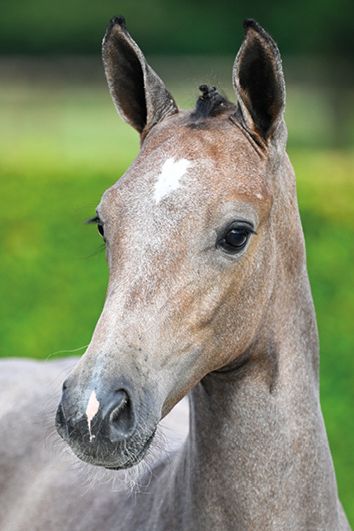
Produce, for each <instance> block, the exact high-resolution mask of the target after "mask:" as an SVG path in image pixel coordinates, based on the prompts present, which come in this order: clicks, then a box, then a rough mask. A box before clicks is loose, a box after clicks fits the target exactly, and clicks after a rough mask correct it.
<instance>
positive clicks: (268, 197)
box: [9, 18, 348, 531]
mask: <svg viewBox="0 0 354 531" xmlns="http://www.w3.org/2000/svg"><path fill="white" fill-rule="evenodd" d="M103 60H104V65H105V72H106V76H107V80H108V85H109V88H110V92H111V95H112V98H113V101H114V103H115V105H116V107H117V109H118V111H119V112H120V114H121V115H122V116H123V118H124V119H125V120H126V121H127V122H128V123H129V124H131V125H132V126H133V127H134V128H135V129H136V130H137V131H138V132H139V134H140V137H141V150H140V153H139V155H138V157H137V159H136V160H135V162H134V163H133V164H132V166H131V167H130V168H129V170H128V171H127V172H126V173H125V175H124V176H123V177H122V178H121V179H120V180H119V182H117V183H116V184H115V185H114V186H112V187H111V188H110V189H109V190H107V191H106V192H105V193H104V195H103V198H102V200H101V202H100V204H99V206H98V208H97V214H96V216H95V218H94V221H95V223H97V225H98V230H99V232H100V234H101V235H102V237H103V238H104V241H105V243H106V249H107V261H108V265H109V270H110V277H109V285H108V291H107V297H106V302H105V305H104V308H103V311H102V314H101V317H100V319H99V321H98V323H97V326H96V329H95V332H94V335H93V338H92V341H91V343H90V345H89V347H88V349H87V352H86V353H85V355H84V356H83V357H82V358H81V359H80V361H79V362H78V364H77V366H76V367H75V369H74V370H73V371H72V372H71V375H70V377H69V378H68V379H67V380H66V381H65V383H64V386H63V395H62V400H61V403H60V405H59V408H58V412H57V418H56V423H57V428H58V430H59V433H60V435H61V436H62V437H63V438H64V440H65V441H66V442H67V443H68V444H69V445H70V447H71V448H72V450H73V451H74V453H75V454H77V456H78V457H80V459H82V460H84V461H86V462H88V463H91V464H94V465H99V466H102V467H106V468H109V469H124V468H128V467H130V466H132V465H134V464H136V463H138V462H139V461H141V460H142V458H143V456H144V455H145V454H146V452H148V450H149V446H150V444H151V442H152V440H153V439H154V435H155V431H156V427H157V424H158V422H159V421H160V419H161V418H163V417H164V416H165V415H167V413H168V412H169V411H170V410H171V409H172V408H173V407H174V406H175V404H177V403H178V402H179V400H180V399H181V398H182V397H183V396H185V395H186V394H187V393H189V396H190V405H191V419H190V434H189V436H188V439H187V440H186V442H185V444H184V445H183V446H182V447H181V448H180V450H179V451H178V452H177V453H176V454H175V455H174V456H173V458H171V459H170V460H169V461H161V462H159V463H158V464H157V465H156V467H155V469H154V470H153V473H152V477H151V483H150V486H149V489H148V492H144V493H140V494H139V493H137V494H136V496H135V498H133V497H131V498H129V497H128V495H125V494H123V493H122V494H119V495H115V494H114V493H113V494H112V493H111V492H109V489H104V488H102V489H97V490H95V491H94V492H90V493H87V494H86V495H85V496H83V497H81V498H79V499H77V502H76V503H77V505H78V506H77V509H76V511H75V509H73V507H72V505H70V502H71V496H73V495H74V493H77V492H80V484H79V482H78V480H77V479H75V477H70V478H69V479H68V478H65V477H62V476H61V477H60V478H58V476H56V477H55V478H53V479H52V480H51V481H49V482H47V483H48V484H47V487H46V492H45V493H43V495H42V497H41V498H40V500H37V501H38V503H37V512H36V509H35V508H33V506H32V507H31V515H32V518H33V520H32V521H33V522H35V524H34V526H35V529H57V528H58V529H59V528H60V529H69V528H70V529H85V530H91V529H92V530H94V529H100V530H106V529H107V530H113V529H119V530H124V531H126V530H132V531H133V530H134V531H137V530H141V531H143V530H144V531H151V530H156V531H162V530H166V531H167V530H168V531H170V530H190V531H196V530H200V531H206V530H218V531H219V530H221V531H222V530H242V531H244V530H251V529H252V530H262V531H263V530H288V529H294V530H304V529H306V530H321V531H322V530H328V531H335V530H339V529H348V524H347V521H346V519H345V516H344V513H343V510H342V508H341V505H340V502H339V500H338V495H337V486H336V480H335V475H334V470H333V465H332V460H331V456H330V451H329V448H328V442H327V437H326V432H325V428H324V424H323V418H322V414H321V410H320V404H319V393H318V339H317V330H316V322H315V316H314V310H313V303H312V298H311V292H310V288H309V283H308V277H307V272H306V263H305V249H304V241H303V234H302V229H301V224H300V219H299V213H298V206H297V200H296V190H295V178H294V173H293V170H292V167H291V165H290V162H289V160H288V157H287V154H286V151H285V148H286V127H285V123H284V104H285V86H284V78H283V72H282V66H281V60H280V56H279V52H278V49H277V47H276V45H275V43H274V41H273V40H272V39H271V37H270V36H269V35H268V34H267V33H266V32H265V31H264V30H263V29H262V28H261V27H260V26H259V25H258V24H257V23H255V22H254V21H252V20H249V21H246V22H245V38H244V41H243V43H242V45H241V48H240V51H239V53H238V55H237V57H236V61H235V65H234V68H233V84H234V88H235V92H236V95H237V104H236V105H234V104H232V103H230V102H229V101H228V100H226V99H225V98H224V97H222V96H221V95H220V94H219V93H218V92H217V91H216V89H215V88H213V87H207V86H205V85H203V86H201V96H200V97H199V99H198V101H197V104H196V108H195V109H194V110H193V111H192V112H182V111H180V110H179V109H178V108H177V105H176V103H175V101H174V99H173V97H172V96H171V95H170V93H169V92H168V91H167V89H166V88H165V86H164V84H163V82H162V81H161V79H160V78H159V77H158V76H157V74H156V73H155V72H154V71H153V70H152V69H151V67H150V66H149V65H148V64H147V63H146V61H145V58H144V56H143V54H142V52H141V51H140V49H139V48H138V46H137V45H136V43H135V42H134V41H133V40H132V38H131V37H130V35H129V33H128V31H127V28H126V25H125V22H124V19H123V18H117V19H113V20H112V22H111V24H110V26H109V28H108V30H107V33H106V36H105V38H104V41H103ZM58 483H59V484H60V485H61V488H59V489H58ZM53 492H54V493H55V496H53V495H52V494H51V493H53ZM51 496H52V497H51ZM39 507H42V509H43V512H44V513H45V514H44V515H43V514H42V513H41V511H40V510H39V509H38V508H39ZM73 511H74V512H75V515H73ZM58 514H60V517H58ZM17 521H20V522H21V524H18V527H13V529H22V527H21V525H24V521H25V520H24V519H23V517H22V519H21V518H20V520H17ZM48 522H49V523H48ZM56 526H58V527H56ZM24 528H25V527H23V529H24ZM9 529H10V528H9Z"/></svg>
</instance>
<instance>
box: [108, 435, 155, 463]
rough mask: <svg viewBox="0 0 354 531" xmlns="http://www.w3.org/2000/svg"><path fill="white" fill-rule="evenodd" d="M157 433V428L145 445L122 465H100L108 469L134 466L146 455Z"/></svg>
mask: <svg viewBox="0 0 354 531" xmlns="http://www.w3.org/2000/svg"><path fill="white" fill-rule="evenodd" d="M155 433H156V428H155V430H154V431H153V433H152V434H151V435H150V437H148V439H146V441H145V443H144V444H143V446H142V447H141V449H140V451H139V452H138V453H137V454H136V455H135V456H132V457H130V458H129V459H128V460H127V461H125V462H124V463H123V464H122V465H99V466H104V468H106V469H107V470H125V469H127V468H131V467H132V466H135V465H137V464H138V463H140V462H141V461H142V460H143V459H144V457H145V456H146V454H147V451H148V450H149V448H150V446H151V443H152V441H153V439H154V437H155Z"/></svg>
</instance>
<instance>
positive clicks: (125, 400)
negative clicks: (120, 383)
mask: <svg viewBox="0 0 354 531" xmlns="http://www.w3.org/2000/svg"><path fill="white" fill-rule="evenodd" d="M116 399H117V401H116V404H115V407H114V409H112V411H111V413H110V415H109V424H110V431H111V439H112V441H117V440H119V439H122V438H125V437H127V436H129V435H130V433H131V430H132V427H133V425H134V415H133V408H132V404H131V400H130V398H129V396H128V394H127V393H126V392H125V391H124V390H122V389H120V390H119V391H116Z"/></svg>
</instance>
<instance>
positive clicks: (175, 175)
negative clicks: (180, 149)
mask: <svg viewBox="0 0 354 531" xmlns="http://www.w3.org/2000/svg"><path fill="white" fill-rule="evenodd" d="M191 164H192V162H191V161H190V160H187V159H179V160H175V159H174V158H169V159H167V160H166V161H165V162H164V163H163V165H162V168H161V171H160V174H159V175H158V177H157V181H156V184H155V190H154V199H155V201H156V203H158V202H159V201H161V199H163V198H164V197H165V196H166V195H169V194H170V193H171V192H174V191H175V190H177V188H179V186H180V185H181V179H182V177H183V176H184V175H185V173H186V172H187V169H188V168H189V167H190V165H191Z"/></svg>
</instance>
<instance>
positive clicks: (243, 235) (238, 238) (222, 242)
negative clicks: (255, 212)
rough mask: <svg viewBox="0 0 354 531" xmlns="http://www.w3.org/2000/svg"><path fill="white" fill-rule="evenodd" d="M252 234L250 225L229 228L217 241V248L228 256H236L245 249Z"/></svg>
mask: <svg viewBox="0 0 354 531" xmlns="http://www.w3.org/2000/svg"><path fill="white" fill-rule="evenodd" d="M253 232H254V229H253V227H251V225H248V224H247V225H246V224H239V225H235V226H232V227H229V228H228V229H227V230H226V231H225V233H224V234H223V236H222V237H221V238H220V239H219V240H218V242H217V247H221V248H222V249H223V250H224V251H226V252H227V253H230V254H236V253H239V252H240V251H242V249H244V248H245V247H246V244H247V242H248V240H249V237H250V235H251V234H252V233H253Z"/></svg>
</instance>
